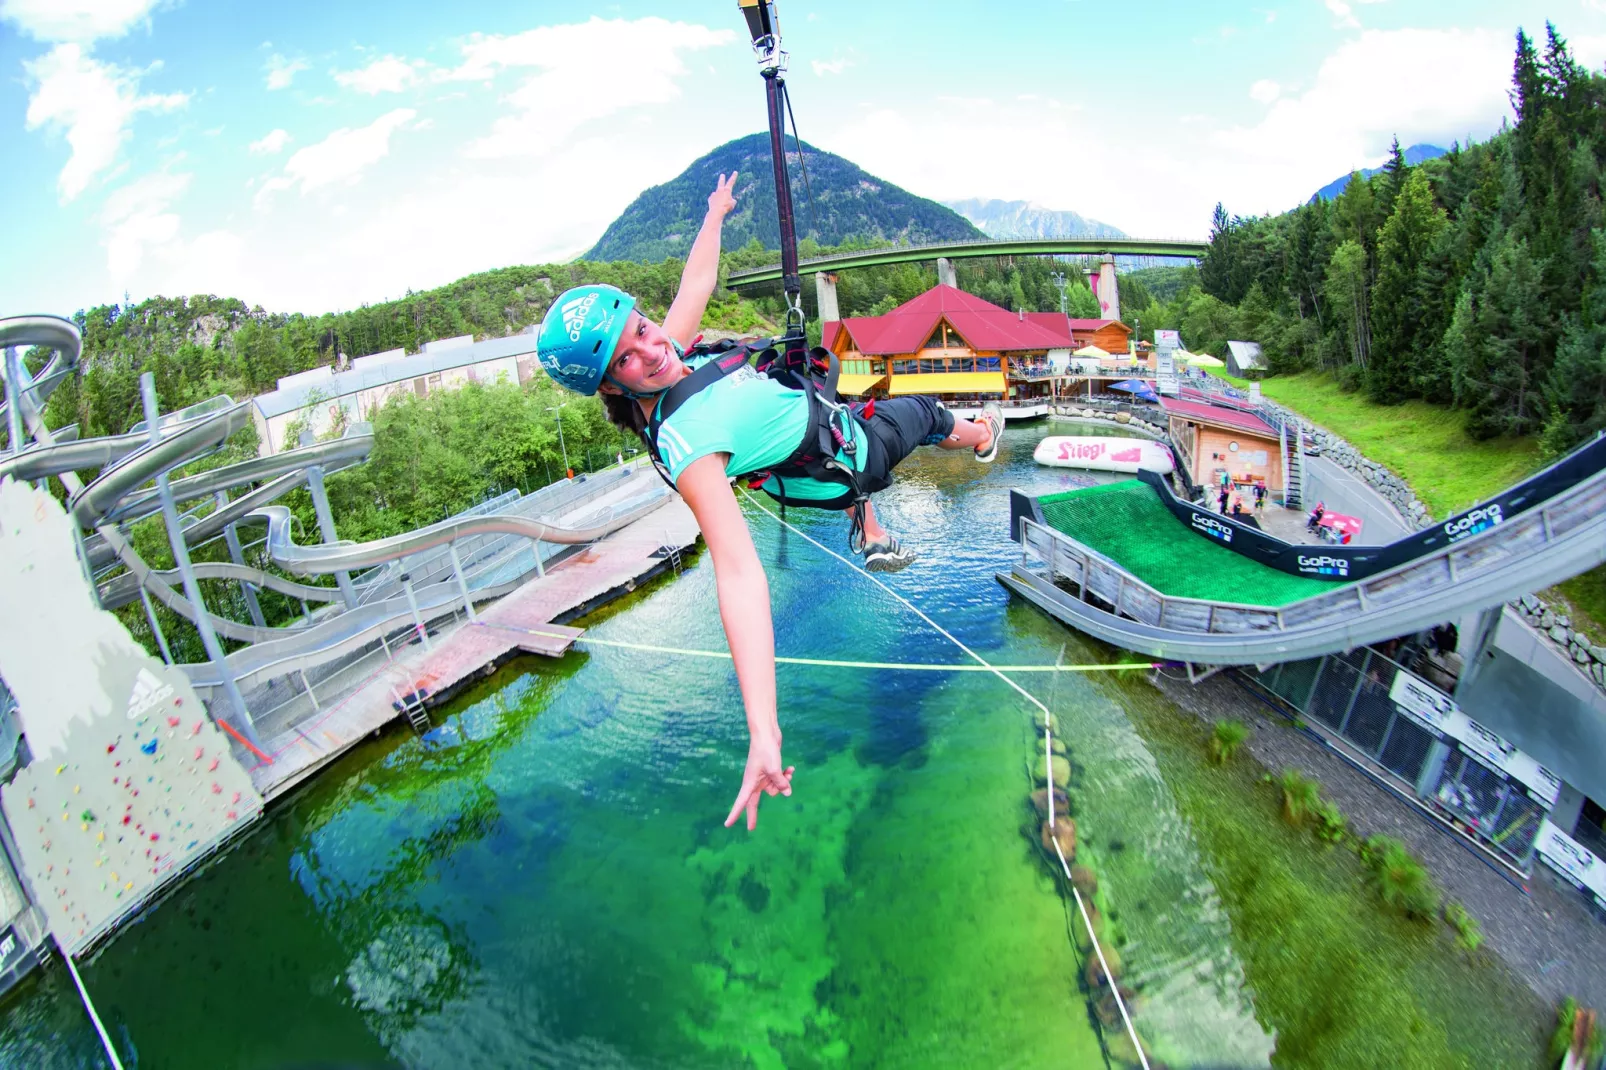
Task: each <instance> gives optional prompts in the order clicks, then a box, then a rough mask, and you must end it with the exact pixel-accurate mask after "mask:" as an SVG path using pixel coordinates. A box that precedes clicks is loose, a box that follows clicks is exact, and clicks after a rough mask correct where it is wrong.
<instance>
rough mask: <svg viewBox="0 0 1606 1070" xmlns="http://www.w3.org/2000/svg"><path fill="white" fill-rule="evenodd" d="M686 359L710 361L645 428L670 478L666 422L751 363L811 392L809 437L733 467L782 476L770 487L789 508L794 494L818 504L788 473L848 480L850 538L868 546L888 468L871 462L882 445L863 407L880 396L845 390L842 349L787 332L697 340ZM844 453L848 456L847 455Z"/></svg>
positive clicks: (756, 478) (763, 477)
mask: <svg viewBox="0 0 1606 1070" xmlns="http://www.w3.org/2000/svg"><path fill="white" fill-rule="evenodd" d="M677 348H678V347H677ZM683 359H688V360H689V361H692V362H695V361H698V360H701V361H702V363H701V364H699V365H698V366H697V367H696V368H695V369H693V371H692V372H691V374H690V375H687V376H686V377H685V378H684V379H682V380H680V382H678V383H676V384H675V385H674V386H672V387H670V388H669V389H668V390H666V391H664V393H663V396H662V397H661V398H660V399H659V401H658V404H657V405H655V406H654V407H653V411H652V416H651V417H650V418H649V419H648V421H647V427H646V430H645V431H643V432H642V439H643V441H644V442H645V443H646V446H647V453H648V455H649V456H650V457H651V458H652V462H653V466H654V467H655V468H656V469H657V470H658V474H659V475H660V476H661V477H662V478H663V480H664V482H665V483H668V484H669V486H670V487H671V488H673V487H674V481H673V480H671V479H670V478H669V472H668V466H667V465H666V464H665V463H664V460H663V454H662V453H661V452H660V449H659V436H660V434H661V433H662V430H663V426H664V422H665V421H666V420H668V419H669V418H670V417H671V416H673V415H674V414H675V412H676V411H678V410H679V409H680V407H681V406H683V405H684V404H686V402H687V401H689V400H690V399H691V398H692V397H693V396H695V395H696V394H698V393H700V392H702V391H704V390H707V389H709V388H711V387H713V386H714V385H715V384H717V383H719V382H721V381H723V380H724V379H726V378H727V377H729V376H732V375H737V374H740V373H742V372H743V371H744V369H745V370H746V372H747V373H748V374H758V375H763V376H765V377H766V378H769V379H774V380H775V381H776V382H778V383H780V384H781V385H783V386H785V387H787V388H788V389H791V390H796V391H798V392H800V393H801V394H803V395H804V397H805V398H806V399H807V403H808V407H809V419H808V426H807V427H806V429H805V430H804V432H803V439H802V441H801V442H799V443H798V445H797V447H796V448H795V449H794V450H793V451H792V453H791V454H790V455H788V456H787V458H786V459H785V460H784V461H782V462H781V463H780V464H776V465H770V466H769V467H767V468H762V469H756V470H754V471H750V472H731V473H729V474H730V475H732V476H735V477H736V478H738V479H745V480H747V481H748V485H749V486H751V487H759V486H761V485H763V484H765V483H767V482H768V481H769V480H771V479H773V480H775V484H776V489H775V490H774V491H771V490H768V489H767V488H766V490H765V493H767V494H770V495H771V496H772V497H774V498H775V499H776V500H777V501H779V502H780V503H781V508H782V509H783V510H784V509H785V508H786V506H787V504H788V502H789V501H790V502H794V503H798V504H807V505H817V504H818V503H817V502H814V501H810V500H808V499H803V498H790V499H789V498H788V497H787V494H786V481H787V480H788V479H813V480H818V481H819V482H822V483H834V484H837V485H839V486H841V487H842V490H843V495H844V496H845V497H846V498H847V499H848V502H849V505H848V507H849V508H850V509H851V510H852V521H853V523H852V527H851V530H850V532H849V546H850V548H851V549H852V550H853V552H854V553H859V552H861V551H862V550H863V543H864V504H865V503H866V502H868V501H869V500H870V492H871V491H872V490H875V489H878V484H879V483H881V482H883V481H884V480H885V477H886V473H884V472H876V471H874V470H872V469H871V467H870V464H871V462H872V461H873V460H874V459H875V451H874V450H872V449H871V448H870V445H869V443H870V435H869V429H868V427H867V426H866V425H865V424H864V423H863V422H862V420H861V419H860V415H859V413H862V415H863V416H864V417H868V416H869V415H872V414H873V413H874V411H875V409H874V404H875V403H874V402H870V403H869V404H868V405H865V406H857V407H856V406H854V405H851V404H849V403H846V402H844V401H842V400H841V399H840V398H839V397H838V396H837V391H836V384H837V379H838V377H839V375H840V374H841V367H840V365H839V364H838V363H837V359H836V355H835V354H834V353H830V352H828V351H826V350H824V349H821V348H820V347H818V346H816V347H814V348H813V349H809V350H804V349H803V348H802V347H801V346H793V345H790V344H789V342H788V340H787V339H785V338H782V339H778V340H777V339H764V340H762V341H757V342H735V341H731V340H729V339H727V340H725V341H722V342H717V343H714V344H712V345H693V346H692V348H691V350H690V351H688V352H687V353H685V354H684V355H683ZM856 408H857V410H858V413H856V411H855V410H856ZM861 449H863V450H866V451H867V452H866V454H865V456H864V462H865V464H864V466H863V467H864V470H862V471H861V470H860V469H859V468H856V467H855V465H854V461H855V459H856V458H857V457H858V455H859V453H858V451H859V450H861ZM838 454H841V455H843V457H845V458H846V460H845V461H844V460H843V459H841V458H839V457H838ZM837 500H840V499H837Z"/></svg>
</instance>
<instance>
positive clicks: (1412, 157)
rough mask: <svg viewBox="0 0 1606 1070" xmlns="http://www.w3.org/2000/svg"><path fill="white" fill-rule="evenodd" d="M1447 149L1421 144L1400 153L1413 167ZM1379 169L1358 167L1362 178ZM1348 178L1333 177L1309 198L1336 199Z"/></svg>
mask: <svg viewBox="0 0 1606 1070" xmlns="http://www.w3.org/2000/svg"><path fill="white" fill-rule="evenodd" d="M1449 151H1450V150H1449V149H1441V148H1439V146H1437V145H1426V144H1423V145H1412V146H1411V147H1410V148H1408V149H1406V150H1405V151H1404V152H1402V153H1401V154H1400V155H1402V156H1404V157H1405V162H1406V164H1407V165H1409V166H1411V167H1415V166H1416V165H1417V164H1419V163H1423V162H1425V161H1427V160H1436V159H1438V158H1439V157H1440V156H1443V155H1444V154H1445V153H1447V152H1449ZM1381 170H1383V169H1382V168H1381V167H1362V168H1359V171H1360V173H1361V177H1362V178H1371V177H1372V176H1373V175H1375V174H1377V173H1378V172H1379V171H1381ZM1350 174H1354V172H1353V171H1352V172H1350ZM1349 179H1350V176H1349V175H1341V176H1340V177H1338V178H1335V179H1333V181H1331V182H1329V183H1328V184H1327V185H1325V186H1323V187H1322V188H1321V189H1319V190H1317V191H1316V192H1315V193H1313V194H1311V198H1310V199H1311V200H1313V201H1315V200H1326V201H1331V200H1334V199H1336V198H1337V197H1338V195H1339V194H1340V193H1343V192H1344V189H1345V187H1347V186H1348V185H1349Z"/></svg>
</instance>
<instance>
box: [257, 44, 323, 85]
mask: <svg viewBox="0 0 1606 1070" xmlns="http://www.w3.org/2000/svg"><path fill="white" fill-rule="evenodd" d="M309 66H311V64H309V63H308V62H307V61H306V60H304V59H300V58H297V59H285V58H284V57H283V56H281V55H279V53H277V52H275V53H274V54H273V55H271V56H269V57H268V62H267V63H266V64H264V65H263V68H262V69H263V70H265V71H267V72H268V88H269V89H289V88H290V83H291V82H292V81H293V80H294V79H295V76H296V75H297V74H299V73H300V72H302V71H304V70H306V69H307V68H308V67H309Z"/></svg>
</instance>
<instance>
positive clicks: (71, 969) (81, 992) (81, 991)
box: [56, 940, 123, 1070]
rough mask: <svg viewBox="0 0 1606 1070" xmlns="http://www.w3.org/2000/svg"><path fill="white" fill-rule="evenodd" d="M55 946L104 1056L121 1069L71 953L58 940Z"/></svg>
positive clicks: (116, 1068)
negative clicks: (104, 1051) (87, 1014)
mask: <svg viewBox="0 0 1606 1070" xmlns="http://www.w3.org/2000/svg"><path fill="white" fill-rule="evenodd" d="M56 946H57V947H58V948H59V949H60V951H61V958H62V961H63V962H65V963H66V964H67V972H68V973H70V974H72V982H73V984H75V985H77V986H78V998H79V999H82V1000H83V1001H84V1010H86V1011H88V1012H89V1020H90V1021H91V1022H94V1023H95V1032H97V1033H99V1034H100V1043H101V1045H102V1046H103V1047H105V1049H106V1058H108V1059H110V1060H111V1061H112V1066H113V1067H114V1068H115V1070H123V1062H122V1060H121V1059H119V1058H117V1049H116V1048H114V1047H112V1038H111V1037H110V1036H108V1035H107V1034H106V1027H105V1026H104V1025H101V1024H100V1015H98V1014H96V1013H95V1005H94V1004H93V1003H91V1002H90V1000H89V989H87V988H85V987H84V979H83V978H82V977H79V976H78V967H77V966H74V965H73V962H72V955H71V954H69V953H68V951H67V949H66V948H65V947H63V946H61V942H60V941H59V940H58V941H57V943H56Z"/></svg>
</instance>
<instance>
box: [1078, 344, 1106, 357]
mask: <svg viewBox="0 0 1606 1070" xmlns="http://www.w3.org/2000/svg"><path fill="white" fill-rule="evenodd" d="M1071 355H1072V356H1075V357H1107V356H1109V355H1110V354H1109V351H1108V350H1104V349H1100V348H1099V347H1098V346H1091V345H1089V346H1083V347H1082V348H1081V349H1078V350H1077V351H1076V352H1075V353H1073V354H1071Z"/></svg>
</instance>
